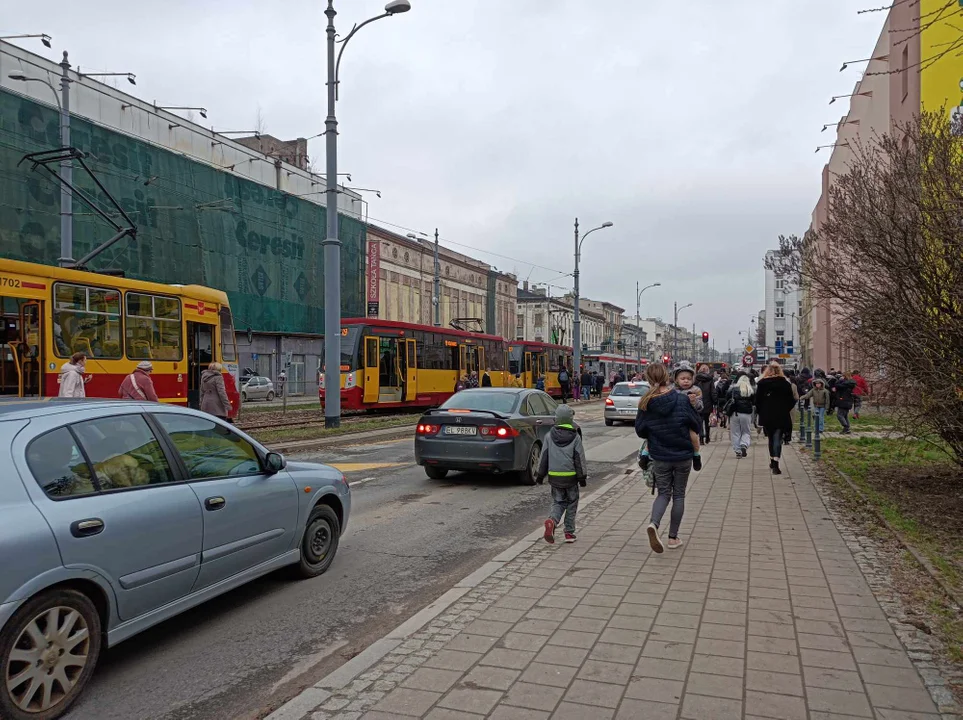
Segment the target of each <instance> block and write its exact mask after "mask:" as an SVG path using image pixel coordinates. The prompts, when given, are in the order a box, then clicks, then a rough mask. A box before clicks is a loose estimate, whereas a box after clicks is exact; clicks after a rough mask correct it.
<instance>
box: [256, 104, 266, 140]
mask: <svg viewBox="0 0 963 720" xmlns="http://www.w3.org/2000/svg"><path fill="white" fill-rule="evenodd" d="M254 132H255V133H256V134H258V135H263V134H264V133H266V132H267V118H266V117H264V111H263V110H262V109H261V106H260V104H259V105H258V106H257V115H255V116H254Z"/></svg>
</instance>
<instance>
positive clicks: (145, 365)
mask: <svg viewBox="0 0 963 720" xmlns="http://www.w3.org/2000/svg"><path fill="white" fill-rule="evenodd" d="M137 369H138V370H143V371H145V372H151V371H153V369H154V365H153V363H151V361H150V360H141V361H140V362H139V363H137Z"/></svg>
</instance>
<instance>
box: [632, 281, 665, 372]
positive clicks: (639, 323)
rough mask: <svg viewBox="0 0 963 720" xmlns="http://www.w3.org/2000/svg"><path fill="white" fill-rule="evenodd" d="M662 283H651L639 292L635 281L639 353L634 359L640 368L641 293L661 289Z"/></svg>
mask: <svg viewBox="0 0 963 720" xmlns="http://www.w3.org/2000/svg"><path fill="white" fill-rule="evenodd" d="M661 286H662V283H652V284H651V285H646V286H645V287H644V288H642V289H641V290H639V281H638V280H636V281H635V327H636V337H638V338H639V352H638V353H637V355H638V357H637V358H636V359H637V360H638V361H639V367H640V368H641V367H642V339H641V335H642V318H641V315H639V312H640V305H641V304H642V293H644V292H645V291H646V290H648V289H649V288H654V287H661Z"/></svg>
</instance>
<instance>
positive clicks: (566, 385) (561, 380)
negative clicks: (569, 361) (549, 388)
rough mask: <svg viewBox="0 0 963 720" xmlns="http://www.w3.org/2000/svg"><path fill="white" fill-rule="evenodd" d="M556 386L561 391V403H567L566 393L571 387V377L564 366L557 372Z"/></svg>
mask: <svg viewBox="0 0 963 720" xmlns="http://www.w3.org/2000/svg"><path fill="white" fill-rule="evenodd" d="M558 385H559V387H560V388H561V389H562V402H563V403H566V402H568V393H569V390H570V389H571V387H572V376H571V375H569V374H568V368H566V367H565V366H564V365H563V366H562V367H560V368H559V370H558Z"/></svg>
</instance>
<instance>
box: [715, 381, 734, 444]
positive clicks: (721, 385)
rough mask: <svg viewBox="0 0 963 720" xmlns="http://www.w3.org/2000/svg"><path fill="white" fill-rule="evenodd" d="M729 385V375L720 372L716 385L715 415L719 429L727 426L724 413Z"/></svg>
mask: <svg viewBox="0 0 963 720" xmlns="http://www.w3.org/2000/svg"><path fill="white" fill-rule="evenodd" d="M731 385H732V381H731V380H730V379H729V373H727V372H726V371H725V370H723V371H722V372H720V373H719V382H717V383H716V415H717V416H718V418H719V427H721V428H723V429H725V428H726V427H727V426H728V424H729V416H728V415H726V413H725V407H726V401H727V400H728V397H729V387H730V386H731Z"/></svg>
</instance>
